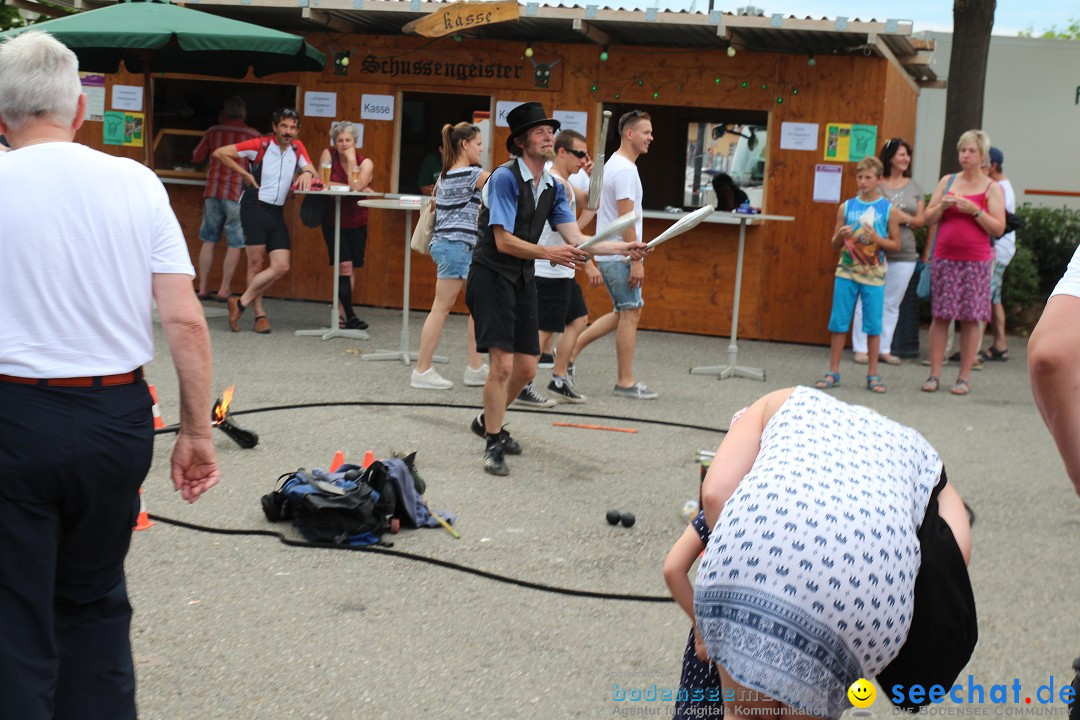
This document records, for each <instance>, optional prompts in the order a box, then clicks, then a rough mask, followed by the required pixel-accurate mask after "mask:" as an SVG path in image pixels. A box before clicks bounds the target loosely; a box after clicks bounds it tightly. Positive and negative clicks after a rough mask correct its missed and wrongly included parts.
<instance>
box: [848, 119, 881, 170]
mask: <svg viewBox="0 0 1080 720" xmlns="http://www.w3.org/2000/svg"><path fill="white" fill-rule="evenodd" d="M869 155H877V125H852V126H851V150H850V154H849V158H850V160H851V162H858V161H860V160H862V159H863V158H864V157H867V156H869Z"/></svg>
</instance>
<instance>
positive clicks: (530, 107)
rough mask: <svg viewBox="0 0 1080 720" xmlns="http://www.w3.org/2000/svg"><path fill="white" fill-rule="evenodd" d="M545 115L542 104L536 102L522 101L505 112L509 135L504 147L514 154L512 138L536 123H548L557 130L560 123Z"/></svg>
mask: <svg viewBox="0 0 1080 720" xmlns="http://www.w3.org/2000/svg"><path fill="white" fill-rule="evenodd" d="M546 115H547V113H545V112H544V106H543V105H541V104H540V103H538V102H527V103H522V104H521V105H518V106H517V107H516V108H514V109H513V110H511V111H510V112H508V113H506V122H507V124H508V125H510V137H508V138H506V149H507V150H508V151H510V153H511V154H514V138H516V137H517V136H518V135H521V134H522V133H523V132H525V131H526V130H529V129H531V128H534V127H536V126H537V125H550V126H551V129H552V130H558V129H559V127H560V126H561V123H560V122H559V121H558V120H556V119H555V118H549V117H546Z"/></svg>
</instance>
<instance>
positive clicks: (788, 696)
mask: <svg viewBox="0 0 1080 720" xmlns="http://www.w3.org/2000/svg"><path fill="white" fill-rule="evenodd" d="M941 469H942V462H941V458H940V457H939V456H938V454H937V452H936V451H935V450H934V448H933V447H932V446H931V445H930V443H929V442H927V441H926V439H925V438H923V437H922V435H920V434H919V433H918V432H916V431H915V430H913V429H911V428H909V427H906V426H904V425H901V424H899V423H897V422H894V421H892V420H889V419H887V418H885V417H884V416H882V415H879V414H878V413H876V412H874V411H873V410H870V409H869V408H864V407H859V406H855V405H849V404H847V403H844V402H841V401H839V400H836V399H835V398H833V397H832V396H830V395H826V394H825V393H822V392H820V391H818V390H814V389H811V388H807V387H798V388H796V389H795V390H794V392H793V393H792V394H791V396H790V397H789V398H788V399H787V401H786V402H785V403H784V404H783V405H782V406H781V407H780V408H779V409H778V410H777V411H776V413H775V414H774V415H773V416H772V418H770V419H769V422H768V423H767V424H766V425H765V429H764V431H763V432H762V435H761V450H760V452H759V453H758V456H757V459H756V460H755V461H754V465H753V467H752V468H751V469H750V472H749V473H748V474H747V475H746V477H744V478H743V479H742V481H741V482H740V483H739V485H738V487H737V488H736V489H735V492H734V493H733V494H732V496H731V498H730V499H729V500H728V502H727V503H725V505H724V509H723V512H721V514H720V517H719V519H718V520H717V523H716V527H715V528H714V529H713V532H712V536H711V537H710V539H709V544H708V546H707V547H706V549H705V557H704V558H703V559H702V561H701V563H700V565H699V568H698V575H697V582H696V584H695V593H694V609H695V613H696V615H697V618H698V627H699V629H700V630H701V632H702V633H703V635H704V638H705V644H706V646H707V648H708V650H709V657H710V658H713V659H714V660H716V661H717V662H719V663H720V664H721V665H723V666H724V668H725V669H727V671H728V673H729V674H730V675H731V677H732V678H734V679H735V680H736V681H737V682H739V683H741V684H742V685H744V686H746V687H747V688H750V689H752V690H758V691H760V692H762V693H764V694H766V695H768V696H770V697H772V698H774V699H776V700H780V701H781V702H783V703H785V704H787V705H790V706H792V707H795V708H798V709H799V710H800V711H802V712H805V713H808V714H811V715H816V716H820V717H830V718H832V717H837V716H839V715H840V713H841V712H843V711H844V710H845V709H846V708H847V707H848V706H849V703H848V700H847V689H848V687H849V686H850V685H851V684H852V683H853V682H855V681H856V680H857V679H859V678H860V677H864V678H868V679H869V678H873V677H874V676H876V675H877V674H878V672H880V671H881V670H882V669H883V668H884V667H885V666H886V665H888V664H889V662H891V661H892V659H893V658H894V657H896V655H897V654H898V653H899V652H900V648H901V647H902V646H903V644H904V642H905V641H906V640H907V635H908V629H909V627H910V624H911V616H912V610H913V608H914V587H915V577H916V575H918V572H919V563H920V550H919V540H918V538H917V537H916V533H917V532H918V527H919V526H920V525H921V524H922V520H923V515H924V514H925V512H926V506H927V503H928V502H929V501H930V495H931V492H932V490H933V489H934V486H935V485H936V484H937V481H938V477H939V475H940V474H941Z"/></svg>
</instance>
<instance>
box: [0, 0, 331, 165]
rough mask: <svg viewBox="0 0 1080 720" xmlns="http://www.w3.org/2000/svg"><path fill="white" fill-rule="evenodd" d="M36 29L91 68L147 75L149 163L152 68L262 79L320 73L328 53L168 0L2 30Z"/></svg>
mask: <svg viewBox="0 0 1080 720" xmlns="http://www.w3.org/2000/svg"><path fill="white" fill-rule="evenodd" d="M31 30H41V31H44V32H48V33H49V34H51V35H52V36H53V37H55V38H56V39H57V40H59V41H60V42H62V43H64V44H65V45H67V46H68V47H69V48H71V49H72V50H73V51H74V52H75V54H76V55H77V56H78V57H79V69H80V70H82V71H84V72H103V73H112V72H116V71H117V70H119V68H120V61H121V60H123V61H124V66H125V67H126V68H127V70H128V72H134V73H137V72H141V73H142V74H143V83H144V87H145V89H146V94H147V100H146V107H147V113H146V123H147V133H146V136H147V142H146V143H145V147H146V157H147V165H149V164H150V144H151V142H152V138H153V134H152V128H151V127H150V122H151V115H152V112H151V110H152V109H153V97H152V95H151V86H150V73H189V74H194V75H210V76H216V77H230V78H242V77H244V76H245V75H247V72H248V69H249V68H251V69H252V70H253V71H254V73H255V75H257V76H259V77H262V76H264V75H270V74H273V73H279V72H295V71H320V70H322V69H323V66H325V65H326V55H324V54H323V53H321V52H319V51H318V50H316V49H315V48H314V47H312V46H311V45H309V44H308V43H307V42H305V40H304V38H302V37H300V36H299V35H291V34H289V33H285V32H281V31H279V30H271V29H269V28H264V27H261V26H259V25H253V24H251V23H246V22H240V21H238V20H230V19H228V18H223V17H219V16H217V15H211V14H210V13H204V12H200V11H198V10H189V9H187V8H182V7H177V6H175V5H171V4H169V3H167V2H152V1H151V2H120V3H117V4H116V5H111V6H109V7H103V8H100V9H97V10H90V11H87V12H82V13H76V14H75V15H70V16H68V17H64V18H59V19H57V20H49V21H48V22H42V23H37V24H35V25H29V26H27V27H22V28H16V29H14V30H8V31H7V32H3V33H0V42H3V41H4V40H6V39H8V38H11V37H14V36H16V35H19V34H21V33H24V32H27V31H31Z"/></svg>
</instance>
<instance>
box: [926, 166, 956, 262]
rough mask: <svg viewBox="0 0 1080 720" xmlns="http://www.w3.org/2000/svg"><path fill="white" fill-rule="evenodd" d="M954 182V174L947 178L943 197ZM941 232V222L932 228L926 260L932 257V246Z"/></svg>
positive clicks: (935, 243)
mask: <svg viewBox="0 0 1080 720" xmlns="http://www.w3.org/2000/svg"><path fill="white" fill-rule="evenodd" d="M954 180H956V173H953V174H952V175H950V176H949V182H947V183H945V193H944V194H945V195H948V193H949V188H951V187H952V184H953V181H954ZM944 219H945V218H944V214H942V220H944ZM940 231H941V220H939V221H938V224H937V225H935V226H934V237H932V238H931V239H930V253H929V254H928V255H927V256H926V257H928V258H933V257H934V246H935V245H937V234H938V232H940Z"/></svg>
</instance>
